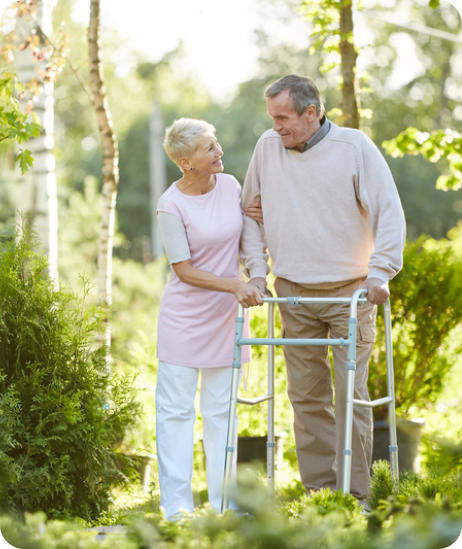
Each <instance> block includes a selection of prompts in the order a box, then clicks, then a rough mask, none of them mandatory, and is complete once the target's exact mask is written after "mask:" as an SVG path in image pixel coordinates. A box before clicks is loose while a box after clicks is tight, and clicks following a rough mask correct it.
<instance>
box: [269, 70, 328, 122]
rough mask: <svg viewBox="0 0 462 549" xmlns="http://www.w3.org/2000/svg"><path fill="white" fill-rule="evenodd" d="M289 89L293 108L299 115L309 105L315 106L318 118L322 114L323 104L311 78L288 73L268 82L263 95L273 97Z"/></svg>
mask: <svg viewBox="0 0 462 549" xmlns="http://www.w3.org/2000/svg"><path fill="white" fill-rule="evenodd" d="M285 90H289V94H290V97H291V99H292V103H293V105H294V109H295V111H296V112H297V114H298V115H299V116H301V115H302V114H303V113H304V112H305V110H306V109H307V108H308V107H309V106H310V105H314V106H315V107H316V113H317V115H318V117H319V118H322V116H323V115H324V104H323V102H322V100H321V95H320V94H319V90H318V88H317V86H316V84H315V83H314V82H313V80H311V78H306V77H304V76H299V75H298V74H289V75H288V76H284V77H283V78H280V79H279V80H276V82H273V83H272V84H270V85H269V86H268V87H267V88H266V90H265V97H274V96H276V95H278V94H280V93H281V92H283V91H285Z"/></svg>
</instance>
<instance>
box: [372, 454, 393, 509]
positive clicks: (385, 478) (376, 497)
mask: <svg viewBox="0 0 462 549" xmlns="http://www.w3.org/2000/svg"><path fill="white" fill-rule="evenodd" d="M393 492H394V484H393V477H392V474H391V468H390V463H389V462H388V461H385V460H377V461H374V463H373V464H372V475H371V484H370V492H369V497H368V502H369V505H370V506H371V508H372V509H375V508H376V507H377V506H378V504H379V502H380V501H381V500H386V499H387V498H388V497H389V496H391V495H392V494H393Z"/></svg>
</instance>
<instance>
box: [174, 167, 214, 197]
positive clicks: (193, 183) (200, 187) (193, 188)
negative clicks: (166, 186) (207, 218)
mask: <svg viewBox="0 0 462 549" xmlns="http://www.w3.org/2000/svg"><path fill="white" fill-rule="evenodd" d="M215 184H216V177H215V174H205V175H201V174H198V173H197V172H196V173H195V171H194V170H190V171H187V172H185V173H184V174H183V177H182V178H181V179H180V180H179V181H178V183H177V186H178V188H179V189H180V191H181V192H183V193H184V194H190V195H192V196H197V195H201V194H207V193H208V192H210V191H211V190H212V189H213V188H214V187H215Z"/></svg>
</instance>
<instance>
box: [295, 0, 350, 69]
mask: <svg viewBox="0 0 462 549" xmlns="http://www.w3.org/2000/svg"><path fill="white" fill-rule="evenodd" d="M344 3H345V0H315V1H313V0H309V1H308V0H302V1H301V2H300V6H299V10H300V12H301V13H302V15H303V16H304V17H306V18H307V19H308V20H310V21H311V22H312V24H313V30H312V32H311V38H312V42H311V45H310V53H314V52H315V51H318V50H319V49H323V50H324V52H325V53H326V54H327V56H328V62H326V61H324V63H323V65H321V67H320V68H319V70H320V71H321V72H326V71H328V70H331V69H333V68H334V67H336V66H337V65H338V64H339V61H340V57H339V54H340V26H339V21H340V10H341V8H342V5H343V4H344Z"/></svg>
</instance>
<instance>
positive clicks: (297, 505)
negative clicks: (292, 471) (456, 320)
mask: <svg viewBox="0 0 462 549" xmlns="http://www.w3.org/2000/svg"><path fill="white" fill-rule="evenodd" d="M390 479H391V473H390V468H389V466H388V464H387V463H386V462H380V463H377V465H376V466H375V468H374V476H373V485H372V494H371V503H373V506H374V507H373V510H372V512H371V513H370V514H369V515H364V514H362V508H361V507H360V506H358V504H357V502H356V500H355V499H354V498H353V497H352V496H350V495H344V494H342V493H341V492H331V491H330V490H322V491H320V492H317V493H315V494H312V495H307V494H305V493H304V490H303V488H302V487H301V486H300V484H298V483H292V484H291V485H290V486H285V487H281V488H279V489H278V490H277V492H276V497H275V498H274V499H273V498H272V497H271V496H270V495H269V493H268V490H267V488H266V486H264V484H263V483H262V479H261V471H258V469H255V467H246V468H245V469H243V470H241V474H240V476H239V485H238V488H237V489H236V491H235V492H234V495H233V497H234V499H235V501H236V502H237V503H238V504H239V507H240V512H239V513H235V512H234V511H228V512H226V513H225V514H224V515H217V514H216V513H215V512H213V511H211V510H210V509H208V508H207V507H203V508H202V509H199V510H198V511H197V512H196V513H195V514H194V515H185V516H184V517H183V519H182V520H180V521H178V522H176V523H170V522H168V521H166V520H165V519H164V518H163V516H162V515H161V513H160V512H159V508H158V502H157V501H156V500H152V499H151V500H147V501H146V502H145V503H144V504H143V505H142V506H138V507H137V508H131V509H128V508H127V509H124V510H119V513H118V514H117V515H114V516H113V520H114V522H115V523H118V524H122V525H123V528H122V529H121V530H118V531H115V532H114V533H108V534H106V535H104V536H102V537H100V539H99V540H98V538H97V537H96V532H95V530H93V529H89V528H86V527H84V525H83V524H80V525H79V524H76V523H75V522H69V521H68V522H64V521H57V520H51V521H47V520H46V517H45V515H44V514H43V513H35V514H28V515H26V516H25V518H24V520H18V519H17V518H13V517H11V516H0V529H1V530H2V532H3V534H4V536H5V538H6V539H7V540H8V541H9V542H10V543H12V544H13V545H15V546H17V547H22V548H23V549H41V548H43V549H50V548H55V547H56V548H58V547H59V548H60V549H71V548H72V549H73V548H75V547H82V548H85V549H93V548H96V547H102V548H104V547H117V548H118V549H119V548H120V549H151V548H161V549H173V548H201V549H202V548H204V549H225V548H226V549H241V548H243V547H245V548H250V549H279V548H281V549H299V548H309V547H320V548H326V549H327V548H335V549H353V548H355V549H392V548H393V549H409V548H412V549H414V548H415V549H439V548H443V547H447V546H448V545H450V544H451V543H453V542H454V540H455V539H457V536H458V535H459V533H460V531H461V528H462V507H461V504H462V484H461V483H460V473H457V472H455V473H454V475H453V476H452V477H450V478H448V477H436V476H433V477H432V476H425V477H424V476H423V477H417V476H415V475H414V476H405V477H404V478H403V480H402V482H401V484H400V486H399V489H398V490H397V491H396V492H390V483H389V481H390ZM458 481H459V482H458ZM451 483H452V488H450V487H449V485H450V484H451ZM87 526H88V525H87Z"/></svg>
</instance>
